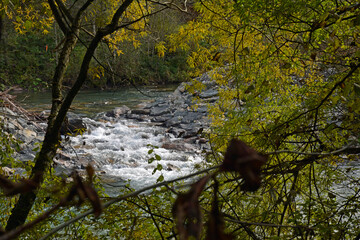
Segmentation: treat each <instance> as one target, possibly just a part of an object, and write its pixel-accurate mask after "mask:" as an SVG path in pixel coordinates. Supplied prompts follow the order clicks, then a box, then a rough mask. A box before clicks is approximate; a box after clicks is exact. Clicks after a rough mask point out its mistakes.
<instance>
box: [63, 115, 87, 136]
mask: <svg viewBox="0 0 360 240" xmlns="http://www.w3.org/2000/svg"><path fill="white" fill-rule="evenodd" d="M86 129H87V127H86V125H85V123H84V122H83V120H82V119H81V118H70V119H68V120H65V121H64V122H63V124H62V126H61V129H60V134H61V135H67V134H79V133H81V132H84V131H86Z"/></svg>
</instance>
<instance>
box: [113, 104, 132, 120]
mask: <svg viewBox="0 0 360 240" xmlns="http://www.w3.org/2000/svg"><path fill="white" fill-rule="evenodd" d="M129 111H130V108H129V107H128V106H125V105H123V106H121V107H116V108H115V109H114V110H113V114H114V117H116V118H117V117H120V116H121V115H124V114H126V113H128V112H129Z"/></svg>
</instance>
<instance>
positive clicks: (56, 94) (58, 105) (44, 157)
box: [6, 0, 133, 231]
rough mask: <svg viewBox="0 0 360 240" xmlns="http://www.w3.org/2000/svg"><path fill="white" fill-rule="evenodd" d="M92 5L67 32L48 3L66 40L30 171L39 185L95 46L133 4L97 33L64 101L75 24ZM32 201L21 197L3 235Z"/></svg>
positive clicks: (30, 195)
mask: <svg viewBox="0 0 360 240" xmlns="http://www.w3.org/2000/svg"><path fill="white" fill-rule="evenodd" d="M93 1H94V0H87V1H86V2H85V4H84V5H83V6H82V7H81V8H80V9H79V11H78V13H77V14H76V17H75V18H74V22H73V23H72V25H71V30H70V29H69V28H67V26H65V24H64V22H62V20H61V17H60V15H59V12H58V9H56V5H55V4H54V2H53V1H52V0H49V4H50V7H51V8H52V11H53V13H54V15H55V19H56V21H57V22H58V24H59V26H60V27H62V30H63V32H64V33H66V40H65V43H64V47H63V49H62V52H61V55H60V58H59V62H58V64H57V67H56V70H55V74H54V77H53V84H52V107H51V112H50V116H49V120H48V126H47V129H46V133H45V138H44V141H43V145H42V147H41V150H40V152H39V154H38V155H37V156H36V157H35V159H34V160H35V166H34V167H33V169H32V171H31V175H30V177H31V178H33V177H40V180H39V183H40V184H41V183H42V182H43V178H44V175H46V173H47V171H48V170H49V169H50V164H51V162H52V160H53V158H54V156H55V154H56V150H57V148H58V146H59V143H60V128H61V124H62V122H63V121H64V119H65V117H66V114H67V111H68V110H69V108H70V106H71V103H72V101H73V100H74V98H75V96H76V95H77V93H78V92H79V90H80V88H81V86H82V85H83V84H84V82H85V80H86V79H87V74H88V70H89V65H90V61H91V59H92V57H93V55H94V53H95V50H96V48H97V46H98V45H99V43H100V41H101V40H102V39H103V37H105V36H106V35H109V34H111V33H113V32H114V31H116V30H117V29H119V28H118V22H119V19H120V18H121V16H122V15H123V13H124V12H125V11H126V9H127V8H128V7H129V5H130V4H131V3H132V2H133V0H125V1H124V2H123V3H122V4H121V5H120V6H119V8H118V9H117V11H116V12H115V13H114V15H113V18H112V21H111V23H110V24H108V25H107V26H105V27H104V28H102V29H99V30H98V31H97V33H96V34H95V36H94V38H93V39H92V41H91V43H90V45H89V47H88V48H87V51H86V53H85V56H84V57H83V60H82V63H81V68H80V72H79V74H78V77H77V79H76V81H75V83H74V85H73V86H72V88H71V89H70V91H69V92H68V94H67V95H66V97H65V99H63V97H62V94H61V88H62V80H63V77H64V73H65V70H66V67H67V65H68V63H69V58H70V53H71V52H72V50H73V49H74V47H75V45H76V42H77V38H78V36H79V25H78V24H79V20H80V16H81V14H82V12H83V11H85V9H86V8H87V7H88V6H89V5H90V4H91V3H92V2H93ZM35 199H36V191H34V192H30V193H26V194H21V195H20V198H19V200H18V201H17V203H16V205H15V207H14V208H13V210H12V212H11V215H10V218H9V219H8V222H7V225H6V231H9V230H12V229H14V228H16V227H18V226H20V225H22V224H24V223H25V221H26V218H27V216H28V214H29V212H30V210H31V208H32V206H33V204H34V202H35Z"/></svg>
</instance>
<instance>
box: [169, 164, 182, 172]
mask: <svg viewBox="0 0 360 240" xmlns="http://www.w3.org/2000/svg"><path fill="white" fill-rule="evenodd" d="M166 171H180V168H179V167H177V166H175V165H173V164H171V163H168V164H166Z"/></svg>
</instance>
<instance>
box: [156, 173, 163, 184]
mask: <svg viewBox="0 0 360 240" xmlns="http://www.w3.org/2000/svg"><path fill="white" fill-rule="evenodd" d="M163 181H164V175H162V174H161V175H160V176H159V177H158V179H157V180H156V182H163Z"/></svg>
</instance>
